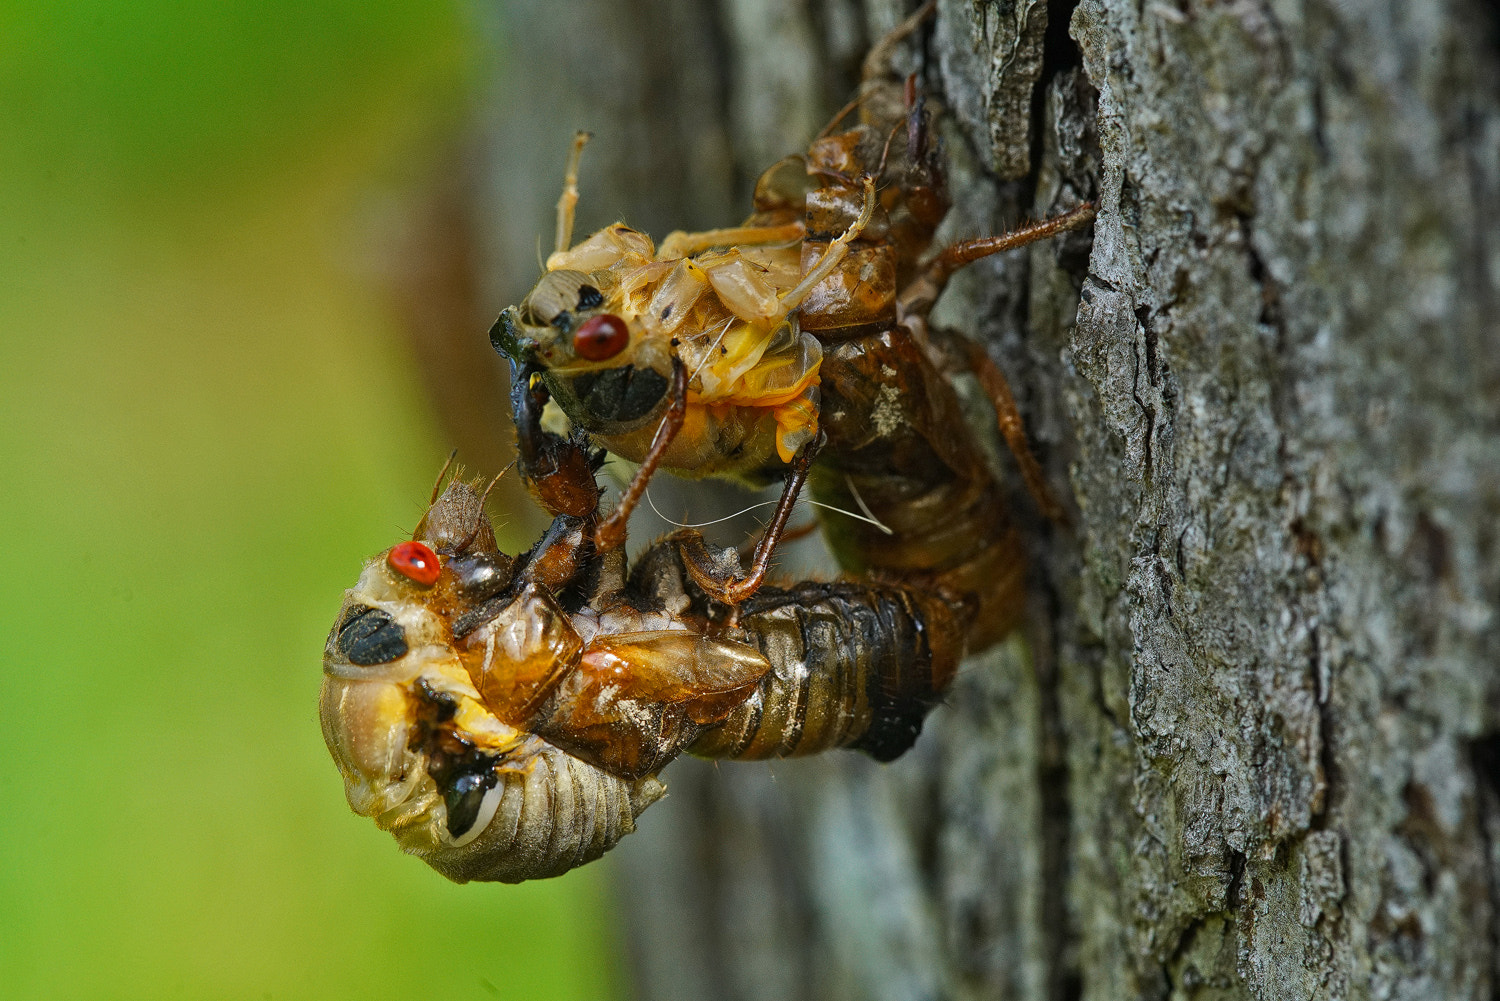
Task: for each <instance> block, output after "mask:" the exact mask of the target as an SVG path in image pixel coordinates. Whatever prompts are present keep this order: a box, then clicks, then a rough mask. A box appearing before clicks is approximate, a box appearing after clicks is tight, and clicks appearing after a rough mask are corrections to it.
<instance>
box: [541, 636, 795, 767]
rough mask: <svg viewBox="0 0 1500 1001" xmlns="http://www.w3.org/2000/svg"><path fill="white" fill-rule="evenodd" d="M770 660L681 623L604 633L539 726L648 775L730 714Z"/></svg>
mask: <svg viewBox="0 0 1500 1001" xmlns="http://www.w3.org/2000/svg"><path fill="white" fill-rule="evenodd" d="M770 668H771V665H770V662H769V661H767V660H766V658H765V657H764V656H763V655H762V654H761V653H760V651H759V650H757V649H755V648H754V647H751V646H746V645H745V644H742V643H732V642H729V641H726V640H720V639H713V638H710V637H706V636H701V635H699V634H697V633H692V632H687V631H682V630H663V631H653V632H638V633H622V634H617V635H612V636H600V637H597V638H596V639H595V640H594V641H593V642H592V643H591V644H589V646H588V647H587V648H586V649H585V650H584V651H583V655H582V657H581V658H580V659H579V662H578V667H577V669H576V670H574V671H572V672H569V673H568V675H567V676H566V677H564V678H563V679H562V681H561V682H560V683H559V684H558V686H557V688H556V690H555V691H554V694H553V697H552V698H551V699H550V700H549V702H548V704H547V707H546V709H545V711H544V713H543V714H542V718H541V719H540V720H539V721H538V722H537V724H536V726H535V730H536V732H537V733H538V734H539V735H541V736H543V737H544V738H546V739H547V740H549V741H552V742H553V743H556V744H557V745H558V746H560V747H564V748H566V749H568V750H569V751H570V752H572V753H574V754H577V755H578V756H579V757H582V758H583V759H584V760H587V761H591V762H593V763H595V764H597V765H599V766H600V767H602V768H605V769H607V770H609V771H611V772H614V773H615V774H617V775H621V776H625V777H635V776H641V775H649V774H652V773H654V772H655V771H656V770H658V769H660V768H661V767H663V766H664V765H666V763H667V762H669V761H671V760H672V758H674V757H675V756H676V755H677V754H678V752H680V751H681V750H682V749H683V748H684V747H686V746H687V745H688V744H689V743H691V742H692V741H693V739H694V738H695V737H696V736H697V734H698V731H699V730H700V729H701V728H702V727H703V726H705V725H708V724H711V723H715V722H718V721H719V720H722V719H724V718H725V717H726V716H728V715H729V714H730V713H731V712H732V711H733V710H734V708H735V707H736V706H738V705H739V704H740V703H741V702H743V701H744V700H745V699H746V698H748V697H749V696H750V693H751V692H753V691H754V690H755V686H756V685H757V684H758V683H759V682H760V680H761V678H763V677H764V676H765V675H766V673H767V672H768V671H769V670H770Z"/></svg>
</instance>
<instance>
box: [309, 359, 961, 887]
mask: <svg viewBox="0 0 1500 1001" xmlns="http://www.w3.org/2000/svg"><path fill="white" fill-rule="evenodd" d="M518 385H520V386H524V385H525V383H524V382H518ZM531 402H533V403H534V402H536V399H535V397H533V399H532V401H531ZM518 416H520V417H521V418H522V420H521V423H520V424H519V425H518V437H519V438H520V439H521V440H520V446H521V447H520V452H521V455H522V465H523V475H524V476H526V477H527V479H528V482H529V483H531V484H532V485H533V488H534V489H535V491H536V493H537V495H538V496H540V497H545V498H561V503H559V504H556V505H553V506H552V507H551V511H552V513H553V514H554V520H553V523H552V525H551V527H550V528H548V530H547V531H546V533H545V534H544V535H543V536H542V538H541V540H540V541H538V542H537V544H536V545H535V546H533V547H532V548H531V549H529V550H528V551H526V552H524V553H521V554H519V555H516V556H510V555H507V554H505V553H502V552H500V551H499V549H498V548H497V547H496V544H495V537H494V533H493V531H492V530H491V527H490V523H489V520H488V518H487V517H486V515H485V513H484V510H483V504H482V500H481V497H480V495H479V494H478V492H477V491H476V490H475V489H474V487H472V486H471V485H469V484H468V483H465V482H463V481H462V480H461V479H457V478H455V479H454V481H453V482H451V483H450V484H449V485H448V487H447V489H446V490H445V491H443V493H442V494H441V496H439V497H437V498H436V500H435V501H434V502H433V504H432V505H431V507H430V508H429V509H428V511H427V513H426V515H425V516H424V517H423V518H422V521H421V522H420V523H419V524H418V526H417V529H416V531H415V533H414V535H413V538H412V539H410V540H407V541H404V542H401V543H399V544H397V545H396V546H394V547H392V548H391V549H390V550H387V551H386V552H384V553H382V554H380V555H379V556H377V557H375V558H374V559H372V560H370V561H369V562H368V563H367V564H366V566H365V568H364V572H363V574H362V575H361V576H360V579H359V582H358V583H357V584H356V585H355V586H354V588H352V589H351V590H350V591H349V592H348V593H347V595H346V597H345V599H344V605H343V608H342V609H341V610H340V612H339V616H338V620H337V622H336V624H335V625H334V627H333V630H332V632H330V633H329V636H328V642H327V645H326V646H325V649H324V659H323V689H322V696H321V700H320V717H321V719H322V724H323V734H324V738H325V740H326V741H327V744H328V747H329V750H330V751H331V752H332V754H333V757H334V760H335V762H336V763H337V764H338V767H339V771H340V772H341V774H342V775H343V778H344V782H345V789H346V792H347V795H348V799H349V803H350V805H351V806H352V807H353V808H354V810H355V812H357V813H360V814H364V815H366V816H369V817H372V818H374V820H375V822H376V824H377V825H378V826H380V827H381V828H384V829H386V830H389V831H391V833H392V834H394V835H395V837H396V840H397V841H398V842H399V843H400V844H401V846H402V847H403V848H404V849H405V850H406V851H408V852H409V853H411V854H413V855H417V856H419V857H421V858H422V859H423V860H425V861H426V862H428V863H429V864H430V865H431V866H432V867H433V868H435V869H437V870H438V871H439V872H441V873H443V874H444V875H445V876H448V877H449V878H450V879H453V880H456V881H459V882H464V881H467V880H491V881H501V882H519V881H521V880H525V879H536V878H543V877H548V876H556V875H559V874H561V873H563V872H566V871H568V870H569V869H572V868H574V867H575V866H578V865H582V864H583V863H585V862H588V861H591V860H592V859H595V858H598V857H599V856H600V855H602V854H603V853H604V852H606V851H608V850H609V848H611V847H612V846H613V845H614V844H615V843H616V842H618V841H619V840H620V838H622V837H624V836H625V835H626V834H629V833H630V832H631V830H633V829H634V825H635V818H636V817H638V816H639V815H640V813H641V811H643V810H644V809H646V807H648V806H650V805H651V804H652V803H654V802H655V801H656V800H657V799H659V798H660V797H661V796H662V793H663V791H664V787H663V785H662V783H661V781H660V780H659V779H658V778H657V775H658V773H659V772H660V771H661V769H662V768H663V767H664V766H665V765H667V764H668V763H669V762H670V761H671V760H672V759H673V758H674V757H676V756H677V755H678V754H680V753H682V752H683V751H688V752H690V753H693V754H698V755H702V756H706V757H714V758H747V759H748V758H771V757H784V756H791V755H802V754H810V753H815V752H818V751H823V750H828V749H832V748H840V747H845V748H854V749H859V750H864V751H866V752H868V753H869V754H871V755H873V756H874V757H876V758H877V759H879V760H882V761H885V760H890V759H892V758H894V757H896V756H897V755H899V754H901V753H902V752H903V751H905V750H906V749H907V748H908V747H910V746H911V744H912V742H913V741H914V740H915V739H916V736H917V733H918V732H919V731H920V729H921V726H922V720H923V718H924V717H925V716H926V714H927V712H928V710H929V709H931V707H932V706H933V705H934V704H935V703H936V702H937V700H938V698H939V697H940V695H941V693H942V691H943V690H944V688H945V687H946V686H947V685H948V683H949V681H950V680H951V679H952V677H953V674H954V671H955V669H956V665H957V663H958V660H959V658H960V657H961V656H962V654H963V649H962V646H963V640H962V634H963V630H962V628H961V626H960V623H958V622H956V621H955V619H954V615H955V613H954V612H953V610H952V609H951V608H950V607H949V605H948V604H947V603H946V602H945V601H943V600H942V599H941V598H940V597H938V596H936V595H932V594H924V593H920V592H916V591H912V590H908V589H906V588H902V587H900V586H896V585H883V584H875V583H860V582H852V581H844V582H835V583H803V584H797V585H793V586H791V587H788V588H784V589H783V588H772V587H766V588H762V589H760V591H759V592H758V593H757V594H756V595H755V596H754V597H753V598H750V599H749V600H747V601H745V602H743V603H742V604H741V605H740V607H739V608H738V609H737V613H738V614H737V616H736V617H735V621H734V622H733V623H728V622H726V621H725V620H724V618H723V617H722V616H716V614H715V613H716V611H717V610H718V609H719V606H717V605H716V603H715V602H713V601H712V599H710V598H709V597H708V595H706V594H705V593H704V592H703V591H702V590H701V589H700V588H699V587H698V586H697V585H696V584H695V583H694V580H693V577H692V574H691V572H690V571H689V570H688V568H687V566H686V564H685V562H684V559H683V545H684V538H683V537H682V536H681V535H678V536H672V537H669V538H668V539H664V540H662V541H661V542H658V543H657V544H656V545H654V546H652V547H650V548H649V549H647V550H646V552H645V553H644V554H643V555H642V556H641V557H640V558H639V559H638V560H637V561H636V565H635V567H634V569H633V570H630V571H629V572H627V567H626V561H625V556H624V550H623V548H621V547H615V548H613V549H609V550H602V549H599V548H597V547H596V546H595V545H594V529H595V528H596V526H597V524H598V520H599V515H598V497H599V492H598V489H597V487H596V486H595V482H594V468H595V467H596V466H597V461H598V456H597V455H594V454H591V453H590V451H589V449H588V448H587V446H586V444H585V443H584V442H583V441H582V440H577V439H575V440H565V439H561V438H559V437H557V436H556V435H552V434H550V433H549V432H547V431H545V430H543V429H542V428H541V426H540V424H539V422H538V421H537V420H535V419H534V418H536V417H537V416H538V412H537V410H536V408H534V407H523V408H520V409H518ZM537 461H540V465H531V463H533V462H537ZM580 471H582V472H580ZM564 481H571V482H564ZM580 497H590V498H591V503H590V506H589V510H587V511H581V510H579V509H578V507H577V505H576V502H577V499H578V498H580Z"/></svg>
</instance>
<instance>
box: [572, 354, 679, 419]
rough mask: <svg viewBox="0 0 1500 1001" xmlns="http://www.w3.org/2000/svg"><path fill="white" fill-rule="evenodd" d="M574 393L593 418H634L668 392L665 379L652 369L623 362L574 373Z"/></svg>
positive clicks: (640, 415) (642, 415) (650, 409)
mask: <svg viewBox="0 0 1500 1001" xmlns="http://www.w3.org/2000/svg"><path fill="white" fill-rule="evenodd" d="M573 393H574V395H576V396H577V397H578V400H579V402H580V403H581V404H582V405H583V409H584V411H585V412H586V413H588V415H589V416H590V417H591V418H592V419H594V420H601V421H633V420H637V419H639V418H641V417H645V416H646V415H647V414H649V413H650V412H651V411H652V410H654V409H655V408H656V405H657V404H659V403H660V402H661V400H662V397H664V396H666V395H667V379H666V377H665V376H663V375H662V374H661V373H659V372H657V371H656V370H654V369H649V368H640V369H638V368H636V367H635V366H634V365H625V366H623V367H621V368H607V369H602V370H600V371H597V372H585V373H583V374H582V375H579V376H577V377H575V378H574V379H573Z"/></svg>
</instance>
